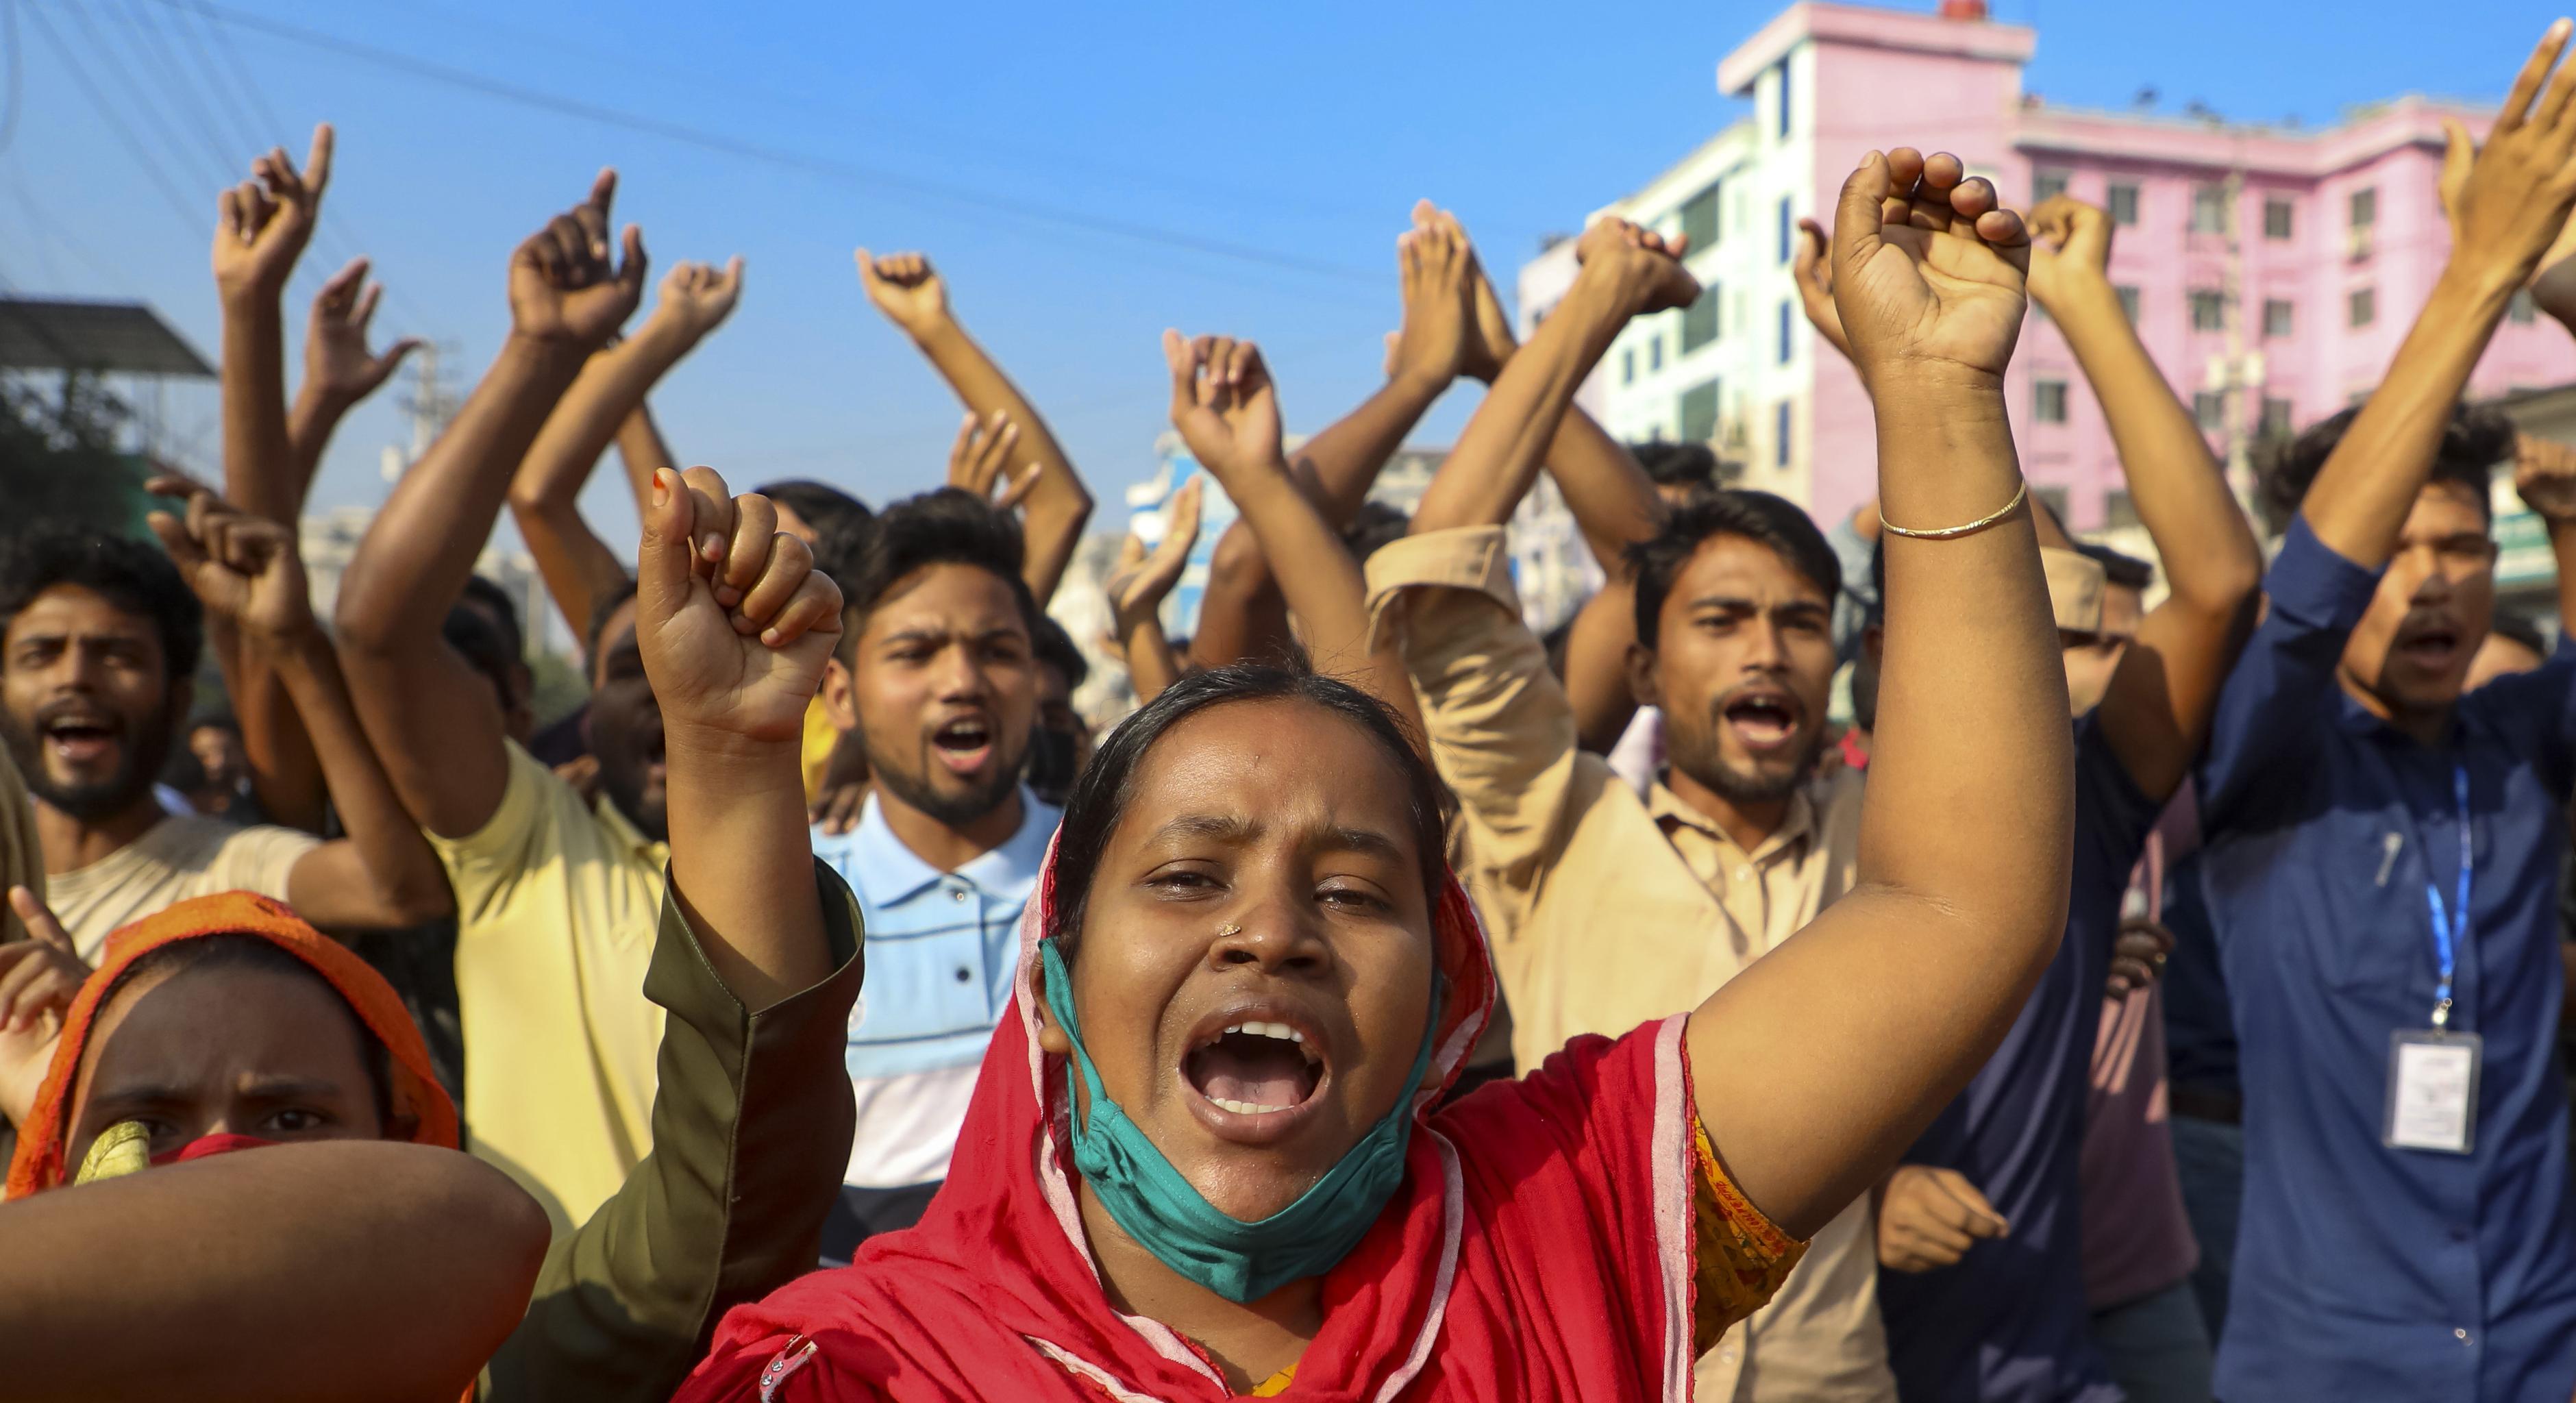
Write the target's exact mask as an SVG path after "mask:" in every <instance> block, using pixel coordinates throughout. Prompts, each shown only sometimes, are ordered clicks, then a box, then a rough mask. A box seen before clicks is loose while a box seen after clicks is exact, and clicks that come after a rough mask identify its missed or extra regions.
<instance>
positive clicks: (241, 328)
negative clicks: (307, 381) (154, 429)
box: [221, 287, 304, 526]
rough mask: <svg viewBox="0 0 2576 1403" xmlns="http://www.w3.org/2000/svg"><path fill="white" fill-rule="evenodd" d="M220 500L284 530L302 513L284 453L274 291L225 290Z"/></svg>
mask: <svg viewBox="0 0 2576 1403" xmlns="http://www.w3.org/2000/svg"><path fill="white" fill-rule="evenodd" d="M222 301H223V370H222V375H221V384H222V387H223V388H222V394H223V415H224V497H225V500H227V501H229V502H231V503H232V504H233V505H234V506H237V507H239V508H241V509H242V510H243V511H246V512H249V513H251V514H252V515H254V516H263V517H266V518H268V519H269V520H271V521H275V522H279V523H282V524H284V525H287V526H293V525H294V524H295V518H296V515H297V514H298V513H299V512H300V511H301V510H302V509H303V506H304V490H303V481H302V479H301V478H300V477H298V476H297V474H296V471H295V467H294V463H293V461H292V455H291V454H290V453H289V451H288V445H287V433H286V329H285V325H284V321H285V319H284V317H283V315H282V314H281V313H280V312H279V310H278V305H277V292H276V290H275V289H270V288H258V287H245V288H225V289H223V298H222Z"/></svg>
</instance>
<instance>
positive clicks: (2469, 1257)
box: [2200, 20, 2576, 1403]
mask: <svg viewBox="0 0 2576 1403" xmlns="http://www.w3.org/2000/svg"><path fill="white" fill-rule="evenodd" d="M2567 38H2568V25H2567V22H2566V21H2565V20H2561V21H2559V22H2558V23H2557V24H2555V25H2553V26H2551V28H2550V32H2549V34H2548V36H2547V38H2545V39H2544V40H2543V41H2542V44H2541V46H2540V49H2539V51H2538V52H2537V53H2535V54H2534V55H2533V58H2532V61H2531V63H2530V64H2529V65H2527V66H2526V67H2525V69H2524V71H2523V74H2522V76H2521V78H2520V79H2519V80H2518V81H2517V82H2516V84H2515V86H2514V89H2513V92H2512V94H2511V95H2510V96H2509V97H2508V98H2507V99H2506V101H2505V105H2504V110H2503V111H2502V113H2501V114H2499V116H2498V118H2497V121H2496V125H2495V127H2494V129H2493V130H2492V131H2491V132H2490V133H2489V136H2488V140H2487V145H2486V147H2485V149H2484V150H2482V151H2480V152H2479V153H2477V155H2476V157H2475V160H2474V164H2472V163H2471V161H2470V158H2469V156H2468V152H2467V149H2466V140H2465V137H2464V136H2462V135H2460V134H2459V133H2458V131H2457V128H2456V127H2455V128H2454V137H2453V143H2454V149H2453V152H2452V160H2451V162H2450V163H2449V164H2448V167H2447V169H2446V172H2445V178H2444V181H2443V186H2444V189H2443V194H2444V196H2445V203H2446V204H2447V206H2448V208H2449V212H2450V219H2451V234H2452V251H2451V256H2450V262H2449V264H2448V266H2447V267H2446V268H2445V269H2444V270H2443V272H2442V275H2441V277H2440V279H2439V280H2438V281H2437V282H2436V283H2435V285H2434V288H2433V292H2432V295H2431V297H2430V298H2429V299H2428V300H2427V302H2426V304H2425V307H2424V311H2423V314H2422V315H2421V316H2420V317H2419V318H2418V319H2417V320H2416V322H2415V325H2414V327H2413V329H2412V330H2411V331H2410V332H2409V333H2408V335H2407V338H2406V341H2405V343H2404V344H2403V345H2402V346H2401V347H2400V348H2399V350H2398V353H2397V358H2396V360H2395V362H2394V364H2393V365H2392V366H2391V367H2390V369H2389V372H2388V378H2387V380H2386V382H2385V383H2383V384H2382V385H2381V386H2380V388H2379V389H2378V391H2377V392H2376V393H2374V394H2373V395H2372V396H2371V397H2370V400H2369V401H2368V403H2366V404H2365V405H2363V406H2362V408H2361V409H2360V410H2359V411H2358V412H2357V413H2352V414H2347V415H2341V416H2337V417H2336V418H2335V419H2331V420H2328V421H2327V422H2326V423H2324V424H2322V425H2319V426H2318V427H2317V428H2314V429H2311V430H2309V431H2308V433H2307V434H2305V435H2303V436H2302V437H2301V439H2300V440H2299V441H2298V443H2297V444H2295V445H2293V447H2292V449H2291V451H2290V452H2288V453H2287V454H2285V455H2283V457H2282V459H2281V461H2280V462H2278V463H2276V464H2275V465H2274V468H2273V472H2272V473H2271V479H2272V480H2271V481H2270V482H2268V483H2267V485H2266V490H2267V493H2268V494H2269V495H2271V496H2272V497H2273V499H2274V501H2275V502H2276V504H2286V503H2293V502H2295V503H2297V505H2298V518H2297V519H2296V520H2295V521H2294V522H2293V523H2292V524H2291V526H2290V529H2289V533H2288V536H2287V539H2286V540H2285V541H2284V542H2283V544H2282V548H2281V553H2280V555H2279V557H2278V558H2277V559H2276V560H2275V561H2274V563H2273V566H2272V570H2271V574H2270V576H2269V578H2268V579H2267V581H2266V589H2267V591H2268V593H2269V596H2270V610H2269V613H2268V615H2267V617H2266V618H2265V620H2264V622H2263V624H2262V626H2261V627H2260V628H2259V629H2258V630H2257V631H2256V633H2255V635H2254V637H2253V639H2252V641H2251V642H2250V643H2249V644H2248V645H2247V647H2246V649H2245V654H2244V657H2243V659H2242V661H2240V662H2239V663H2238V665H2237V668H2236V671H2235V674H2234V675H2233V676H2232V677H2230V679H2229V680H2228V684H2227V688H2226V692H2225V694H2224V696H2223V697H2222V699H2221V703H2220V708H2219V716H2218V720H2217V722H2216V724H2215V725H2214V727H2213V729H2212V733H2211V739H2210V746H2209V754H2208V757H2207V759H2206V761H2205V762H2204V765H2203V769H2202V772H2201V779H2200V794H2201V803H2202V818H2203V824H2204V827H2205V829H2206V831H2207V833H2208V841H2209V847H2208V850H2207V851H2206V853H2205V854H2204V857H2203V882H2204V888H2205V891H2206V893H2207V895H2208V897H2209V903H2210V909H2211V914H2212V917H2213V921H2214V925H2215V928H2216V932H2217V940H2218V947H2219V957H2220V961H2221V964H2222V967H2223V969H2224V971H2225V975H2226V984H2227V990H2228V994H2229V997H2230V999H2231V1000H2232V1002H2233V1004H2234V1008H2235V1025H2236V1032H2237V1037H2238V1044H2239V1047H2238V1055H2239V1063H2238V1072H2239V1076H2240V1079H2241V1081H2242V1083H2243V1088H2244V1099H2245V1107H2244V1109H2245V1191H2244V1205H2243V1216H2242V1219H2241V1221H2240V1223H2239V1227H2238V1237H2237V1252H2236V1262H2235V1271H2234V1279H2233V1282H2232V1284H2231V1289H2230V1296H2229V1304H2228V1315H2227V1329H2226V1333H2225V1335H2224V1336H2223V1337H2222V1339H2221V1341H2220V1345H2219V1355H2218V1392H2219V1394H2220V1395H2221V1396H2223V1397H2227V1398H2233V1399H2256V1398H2260V1399H2291V1400H2296V1399H2338V1400H2340V1399H2348V1398H2372V1399H2424V1400H2445V1403H2470V1401H2472V1400H2485V1401H2486V1403H2498V1401H2499V1400H2540V1399H2546V1400H2549V1403H2560V1401H2561V1400H2564V1399H2566V1398H2567V1397H2568V1396H2569V1394H2570V1392H2571V1390H2576V1217H2571V1213H2570V1205H2569V1185H2568V1166H2567V1153H2568V1150H2567V1123H2566V1116H2567V1106H2566V1092H2565V1088H2564V1086H2563V1085H2562V1083H2561V1082H2560V1079H2559V1075H2558V1071H2557V1067H2556V1063H2555V1053H2556V1038H2557V1029H2558V1020H2559V1011H2560V1006H2561V1002H2562V999H2563V995H2564V982H2565V969H2564V966H2563V965H2562V963H2561V960H2560V955H2559V948H2558V946H2559V939H2558V925H2557V913H2556V897H2557V880H2558V868H2559V860H2560V856H2561V854H2562V853H2564V852H2565V850H2566V848H2567V843H2568V833H2567V824H2566V821H2565V812H2566V807H2567V800H2568V793H2569V787H2570V780H2571V776H2576V712H2571V705H2572V704H2576V651H2571V650H2570V649H2569V647H2568V646H2567V645H2566V644H2565V643H2563V642H2562V644H2561V645H2560V648H2559V650H2558V652H2557V654H2556V655H2555V656H2553V657H2552V658H2551V659H2550V660H2549V662H2548V663H2547V664H2546V665H2544V666H2543V667H2541V668H2540V669H2539V670H2538V671H2536V672H2531V673H2526V674H2523V675H2521V676H2516V677H2507V678H2502V679H2499V680H2497V681H2495V682H2493V683H2490V684H2489V685H2487V686H2486V687H2483V688H2481V689H2479V690H2478V691H2476V692H2474V693H2471V694H2469V695H2467V696H2462V695H2461V686H2462V682H2463V679H2464V678H2465V677H2466V675H2467V673H2468V669H2469V664H2470V661H2471V659H2472V657H2473V656H2474V655H2475V654H2476V652H2477V647H2478V642H2479V640H2480V638H2481V637H2482V636H2483V635H2484V634H2485V633H2486V631H2487V626H2488V620H2489V616H2490V614H2491V612H2492V610H2493V607H2494V591H2495V580H2494V566H2495V543H2494V541H2493V540H2492V539H2491V537H2490V535H2489V522H2488V519H2487V515H2488V501H2489V497H2488V471H2489V469H2490V467H2491V466H2492V465H2493V463H2494V462H2495V461H2496V460H2497V459H2498V458H2500V457H2503V456H2505V455H2507V454H2509V453H2510V452H2511V450H2512V437H2511V430H2510V427H2509V426H2508V425H2506V424H2505V423H2503V422H2502V421H2501V420H2500V419H2498V418H2496V417H2494V416H2493V415H2491V414H2463V413H2460V412H2459V411H2458V410H2457V408H2456V406H2457V404H2458V401H2459V398H2460V395H2461V393H2462V391H2463V390H2464V389H2465V387H2466V385H2467V383H2468V378H2469V373H2470V370H2471V369H2472V367H2474V366H2475V365H2476V363H2477V360H2478V357H2479V355H2480V354H2481V353H2482V352H2483V351H2484V350H2485V349H2486V344H2487V341H2488V339H2489V338H2490V337H2491V336H2492V335H2493V334H2494V331H2495V328H2496V325H2497V323H2498V322H2499V321H2500V320H2501V319H2502V318H2503V316H2504V313H2505V310H2506V307H2507V305H2508V303H2509V302H2510V300H2511V298H2512V297H2513V295H2514V294H2515V292H2516V291H2517V290H2518V289H2520V288H2521V287H2522V286H2523V285H2524V284H2525V283H2526V282H2528V281H2529V280H2530V278H2531V275H2532V272H2533V270H2534V268H2535V267H2536V265H2537V264H2538V263H2539V260H2540V258H2541V256H2542V254H2543V252H2544V251H2545V250H2546V249H2547V248H2548V246H2549V244H2550V242H2551V240H2552V238H2553V237H2554V236H2555V235H2557V234H2558V232H2559V231H2560V229H2561V228H2562V227H2563V226H2564V225H2565V224H2566V223H2567V219H2568V214H2569V209H2570V206H2571V204H2576V158H2571V147H2576V114H2571V113H2570V112H2569V110H2568V109H2569V106H2570V103H2569V101H2568V98H2569V96H2570V92H2571V89H2570V86H2569V85H2570V83H2571V81H2576V80H2571V79H2570V78H2569V77H2568V76H2566V75H2561V77H2560V79H2559V86H2558V90H2557V91H2553V92H2551V93H2550V94H2549V95H2548V97H2547V98H2546V99H2544V100H2540V101H2538V102H2536V103H2535V98H2536V97H2537V95H2538V93H2539V91H2540V88H2541V86H2542V82H2543V80H2544V79H2545V78H2546V77H2547V75H2548V73H2549V70H2550V68H2551V66H2552V65H2553V64H2554V63H2555V62H2556V61H2557V58H2558V56H2559V53H2560V51H2561V50H2562V49H2564V47H2565V46H2566V43H2567ZM2522 486H2523V498H2524V500H2525V501H2526V502H2528V503H2530V504H2531V505H2532V506H2533V507H2534V509H2535V510H2537V511H2539V512H2540V514H2541V515H2542V516H2543V517H2544V518H2546V519H2547V521H2548V527H2549V535H2550V541H2551V545H2552V548H2553V550H2554V551H2555V552H2556V553H2557V556H2558V562H2559V589H2560V592H2561V598H2562V601H2564V600H2565V598H2566V596H2567V593H2568V592H2569V591H2570V590H2571V588H2576V481H2571V480H2570V479H2569V478H2568V477H2566V476H2564V475H2540V476H2534V475H2531V474H2530V473H2528V472H2527V473H2526V475H2525V480H2524V482H2523V484H2522ZM2570 615H2571V617H2576V609H2571V610H2570ZM2464 898H2465V899H2464Z"/></svg>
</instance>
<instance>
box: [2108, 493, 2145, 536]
mask: <svg viewBox="0 0 2576 1403" xmlns="http://www.w3.org/2000/svg"><path fill="white" fill-rule="evenodd" d="M2137 524H2138V504H2137V501H2136V500H2135V499H2133V498H2132V497H2130V496H2129V494H2128V491H2127V489H2125V488H2119V487H2114V488H2112V489H2111V490H2110V491H2108V492H2105V493H2103V494H2102V529H2103V530H2105V531H2117V530H2120V529H2122V528H2123V527H2129V526H2135V525H2137Z"/></svg>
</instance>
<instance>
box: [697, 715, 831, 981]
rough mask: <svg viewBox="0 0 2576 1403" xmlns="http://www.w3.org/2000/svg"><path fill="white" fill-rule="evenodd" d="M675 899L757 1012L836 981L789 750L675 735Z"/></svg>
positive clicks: (787, 745) (718, 966)
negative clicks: (826, 979) (830, 978)
mask: <svg viewBox="0 0 2576 1403" xmlns="http://www.w3.org/2000/svg"><path fill="white" fill-rule="evenodd" d="M666 755H667V765H668V771H667V773H668V775H669V781H668V783H669V790H668V793H669V799H668V804H667V811H668V813H669V816H670V830H671V892H672V898H673V900H675V901H676V902H677V903H678V904H679V906H680V909H681V911H682V913H683V914H684V915H686V916H687V917H688V920H689V924H690V927H691V928H692V929H693V930H695V931H697V932H698V933H699V935H700V937H701V943H702V944H703V945H704V947H705V949H706V952H707V958H708V960H709V962H710V963H712V964H713V965H714V966H715V971H716V975H717V977H718V978H721V979H722V980H724V982H725V987H726V988H728V989H731V990H732V991H733V992H734V996H735V997H736V998H737V999H739V1000H740V1001H741V1003H742V1006H743V1007H744V1008H745V1009H748V1010H750V1011H752V1012H754V1013H757V1012H759V1011H760V1010H762V1009H765V1008H768V1007H769V1006H770V1005H772V1004H775V1003H777V1002H779V1001H780V1000H782V999H784V998H786V997H788V996H789V995H791V994H794V993H796V992H797V991H798V990H801V989H807V988H811V987H812V986H814V985H816V984H819V983H821V982H822V981H823V979H824V977H825V976H827V975H829V974H830V973H831V972H832V967H831V961H830V957H829V955H828V953H827V952H826V949H825V945H824V938H823V908H822V904H821V902H820V901H819V900H818V899H817V898H816V895H815V889H814V881H813V842H812V838H811V837H810V835H809V834H808V831H807V828H806V815H805V804H804V792H805V789H804V777H803V775H802V774H801V773H800V772H799V768H798V761H797V753H796V745H795V743H794V742H793V741H792V740H791V741H746V740H743V739H741V738H739V737H729V736H721V735H704V736H696V735H691V734H689V733H688V732H686V731H674V732H672V733H671V734H670V735H669V737H668V739H667V741H666Z"/></svg>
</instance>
